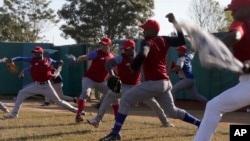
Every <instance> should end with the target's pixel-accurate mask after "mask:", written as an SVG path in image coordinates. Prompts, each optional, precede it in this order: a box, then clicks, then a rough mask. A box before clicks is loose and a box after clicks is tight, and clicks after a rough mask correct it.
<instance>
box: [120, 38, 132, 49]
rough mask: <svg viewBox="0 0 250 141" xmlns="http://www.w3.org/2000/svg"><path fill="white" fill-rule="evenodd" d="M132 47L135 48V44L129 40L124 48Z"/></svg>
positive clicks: (124, 44)
mask: <svg viewBox="0 0 250 141" xmlns="http://www.w3.org/2000/svg"><path fill="white" fill-rule="evenodd" d="M130 47H133V48H135V42H134V40H132V39H127V40H125V41H124V43H123V46H122V48H123V49H129V48H130Z"/></svg>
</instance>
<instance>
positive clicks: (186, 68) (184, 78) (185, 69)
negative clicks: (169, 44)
mask: <svg viewBox="0 0 250 141" xmlns="http://www.w3.org/2000/svg"><path fill="white" fill-rule="evenodd" d="M182 47H183V46H180V47H179V48H177V50H178V49H179V50H181V49H185V48H182ZM194 54H195V52H194V51H191V50H190V51H188V52H187V53H186V54H184V55H181V56H179V57H178V58H177V61H176V66H179V67H180V68H181V69H180V70H179V71H177V75H178V77H179V81H178V82H177V83H176V84H175V85H174V86H173V89H172V94H173V97H174V98H175V96H176V95H177V93H178V92H180V91H182V90H187V92H188V93H189V94H190V95H191V96H192V97H194V98H195V99H196V100H199V101H201V102H207V98H205V97H204V96H203V95H200V94H199V93H198V92H197V90H196V87H195V78H194V75H193V72H192V64H191V61H192V60H193V58H194Z"/></svg>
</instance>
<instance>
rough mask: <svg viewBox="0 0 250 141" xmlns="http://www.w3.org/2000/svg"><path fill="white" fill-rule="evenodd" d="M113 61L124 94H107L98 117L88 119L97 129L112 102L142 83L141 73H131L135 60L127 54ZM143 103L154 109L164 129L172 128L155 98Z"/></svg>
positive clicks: (120, 55) (111, 92)
mask: <svg viewBox="0 0 250 141" xmlns="http://www.w3.org/2000/svg"><path fill="white" fill-rule="evenodd" d="M113 59H114V60H115V62H116V64H117V71H116V72H117V76H118V77H119V78H120V80H121V81H122V88H121V89H122V90H121V91H122V92H121V93H115V92H113V91H111V90H109V91H108V93H107V94H105V97H104V99H103V101H102V104H101V106H100V108H99V110H98V113H97V115H96V117H95V118H92V119H88V123H89V124H91V125H93V126H94V127H96V128H97V127H98V126H99V125H100V123H101V120H102V118H103V116H104V114H105V111H106V109H107V108H108V107H109V106H110V105H111V104H112V102H113V101H116V100H117V99H119V98H120V97H122V96H123V93H125V92H126V91H127V90H129V89H131V88H132V87H133V86H135V85H137V84H140V83H141V73H140V72H137V73H131V72H130V69H129V67H130V64H131V63H132V61H133V59H134V58H131V57H129V56H127V55H126V54H125V53H123V54H119V55H117V56H115V57H114V58H113ZM143 103H144V104H146V105H147V106H149V107H150V108H151V109H153V110H154V111H155V112H156V114H157V115H158V117H159V119H160V121H161V123H162V125H163V126H164V127H168V126H170V123H169V121H168V119H167V117H166V115H165V113H164V111H163V109H162V108H161V107H160V105H159V104H158V103H157V101H156V100H155V99H154V98H151V99H149V100H146V101H144V102H143Z"/></svg>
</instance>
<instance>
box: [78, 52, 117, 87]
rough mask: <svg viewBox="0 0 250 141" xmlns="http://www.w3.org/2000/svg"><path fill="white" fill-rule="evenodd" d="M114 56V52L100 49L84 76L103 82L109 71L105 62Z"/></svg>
mask: <svg viewBox="0 0 250 141" xmlns="http://www.w3.org/2000/svg"><path fill="white" fill-rule="evenodd" d="M113 57H114V56H113V54H112V53H109V54H106V53H104V52H103V51H102V50H98V51H97V57H96V59H95V60H92V63H91V65H90V67H89V69H88V70H87V71H86V73H85V74H84V75H83V76H85V77H88V78H90V79H92V80H93V81H96V82H103V81H104V80H106V79H107V78H108V71H107V70H106V68H105V63H106V62H107V61H108V60H109V59H111V58H113Z"/></svg>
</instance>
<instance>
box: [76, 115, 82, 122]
mask: <svg viewBox="0 0 250 141" xmlns="http://www.w3.org/2000/svg"><path fill="white" fill-rule="evenodd" d="M75 121H76V122H82V121H83V117H82V116H76V119H75Z"/></svg>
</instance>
